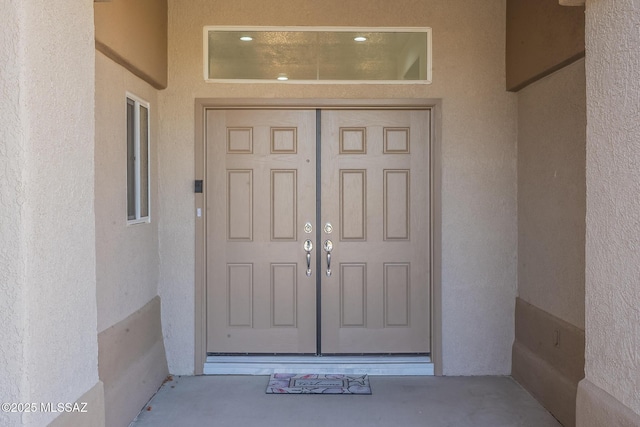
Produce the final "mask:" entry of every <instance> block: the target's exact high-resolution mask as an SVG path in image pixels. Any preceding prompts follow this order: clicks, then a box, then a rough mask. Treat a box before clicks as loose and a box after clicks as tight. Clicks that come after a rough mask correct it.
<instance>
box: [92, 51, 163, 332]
mask: <svg viewBox="0 0 640 427" xmlns="http://www.w3.org/2000/svg"><path fill="white" fill-rule="evenodd" d="M127 92H128V93H131V94H133V95H135V96H137V97H139V98H141V99H144V100H145V101H147V102H149V104H150V105H149V111H150V120H151V126H150V128H151V132H150V150H151V151H150V153H151V159H150V162H149V165H150V168H151V209H150V212H151V222H150V223H140V224H131V225H127V145H126V140H127V126H126V115H125V111H126V109H125V106H126V101H125V98H126V94H127ZM157 92H158V91H157V90H156V89H154V88H153V87H151V86H150V85H149V84H148V83H145V82H144V81H142V80H141V79H140V78H138V77H136V76H134V75H133V74H131V72H130V71H128V70H126V69H125V68H123V67H122V66H120V65H118V64H116V63H115V62H113V61H112V60H111V59H109V58H107V57H106V56H105V55H104V54H102V53H100V52H96V148H95V161H96V166H95V169H96V171H95V189H96V190H95V191H96V196H95V197H96V200H95V206H96V250H95V251H96V282H97V297H96V298H97V304H98V332H102V331H104V330H105V329H107V328H109V327H111V326H113V325H115V324H116V323H118V322H119V321H121V320H123V319H125V318H126V317H127V316H129V315H130V314H131V313H133V312H135V311H136V310H139V309H140V308H141V307H143V306H144V305H145V304H147V303H148V302H149V301H150V300H151V299H153V298H154V297H155V296H156V295H157V292H158V269H159V262H160V260H159V255H158V209H157V199H158V198H157V182H158V178H157V177H158V168H157V153H158V149H157V147H158V140H157V136H158V134H157V131H156V129H157V123H158V120H159V119H158V108H157V107H158V103H157ZM115 266H117V267H115Z"/></svg>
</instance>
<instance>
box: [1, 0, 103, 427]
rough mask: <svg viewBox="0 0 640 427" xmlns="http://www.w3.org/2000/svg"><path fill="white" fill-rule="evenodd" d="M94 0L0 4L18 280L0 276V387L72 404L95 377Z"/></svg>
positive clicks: (28, 421)
mask: <svg viewBox="0 0 640 427" xmlns="http://www.w3.org/2000/svg"><path fill="white" fill-rule="evenodd" d="M92 7H93V5H92V4H91V3H90V2H81V1H78V0H61V1H57V2H55V3H46V2H45V3H43V2H40V1H35V0H23V1H20V2H10V3H6V2H5V3H3V6H2V12H5V11H6V12H8V15H5V14H4V13H2V21H3V25H2V27H3V29H2V32H1V33H2V34H3V38H9V42H8V44H5V43H2V46H3V47H2V49H3V50H5V49H8V50H9V54H8V57H7V58H8V59H9V61H10V62H8V63H5V62H4V60H5V57H4V55H3V66H2V70H3V71H2V72H3V77H2V85H3V89H2V92H3V95H4V94H8V95H9V98H8V99H7V100H6V101H4V100H3V101H2V102H3V108H2V110H3V113H4V110H5V105H6V104H5V102H6V103H8V104H10V105H11V107H10V108H9V110H10V115H9V116H6V115H5V114H2V119H1V120H2V127H3V128H4V127H5V125H8V129H9V130H8V132H9V135H8V139H7V143H6V145H5V144H4V139H3V148H2V149H0V152H2V153H3V154H2V155H1V156H0V158H2V161H3V166H4V163H5V162H9V161H14V160H15V161H16V163H15V164H11V166H9V167H8V168H7V169H6V170H7V171H8V174H7V175H5V176H3V180H5V179H6V182H5V184H3V188H2V189H1V191H2V192H1V193H0V194H1V199H2V205H3V210H2V212H3V214H2V215H3V227H4V218H5V217H6V218H7V219H8V222H7V223H8V224H9V226H10V229H9V232H8V234H7V235H5V233H4V229H3V233H2V235H3V237H2V240H3V241H2V246H3V247H4V244H5V243H7V244H9V245H11V246H9V247H10V248H15V252H11V254H10V255H9V256H8V259H7V261H8V262H7V263H5V262H4V261H5V260H4V259H3V262H2V265H3V267H2V269H3V270H5V269H8V270H9V278H10V280H15V282H10V283H8V284H5V283H2V285H0V286H1V288H0V289H4V288H5V287H10V288H11V291H9V294H8V295H6V294H7V293H6V292H5V291H4V290H2V291H0V292H2V293H3V295H2V296H3V297H4V296H5V295H6V296H8V298H9V300H8V303H10V304H13V303H15V306H12V307H11V308H9V310H8V314H9V316H11V317H12V320H10V321H9V326H10V327H11V329H10V330H9V331H8V332H7V333H8V335H9V337H8V341H7V342H5V340H4V339H3V340H2V341H0V349H2V351H0V354H5V355H7V356H10V357H16V356H17V357H16V358H15V359H13V360H12V361H11V362H10V363H9V369H10V370H11V372H10V374H9V378H10V379H11V382H10V384H11V385H9V386H5V378H4V377H3V379H2V381H1V382H0V383H1V384H2V385H1V386H0V390H3V396H2V397H4V388H5V387H8V388H9V389H10V390H9V396H8V397H9V398H17V397H20V400H21V401H27V402H73V401H75V400H76V399H77V398H79V397H80V396H82V395H83V394H84V393H85V392H87V391H88V390H89V389H91V388H93V387H94V386H95V385H96V383H98V371H97V337H96V303H95V292H96V287H95V256H94V253H95V228H94V208H93V173H94V168H93V152H94V151H93V137H94V124H93V123H94V119H93V108H94V56H93V55H94V41H93V13H92ZM4 24H6V25H4ZM14 61H15V62H14ZM5 66H6V68H5ZM5 69H6V70H8V73H9V75H8V76H5V74H4V73H5ZM17 95H18V96H19V103H16V100H17V98H16V96H17ZM16 107H17V108H16ZM18 127H19V128H18ZM18 129H20V130H18ZM3 169H5V168H4V167H3ZM3 173H4V171H3ZM4 186H6V187H4ZM5 212H8V214H7V213H5ZM5 236H6V237H5ZM5 239H8V240H9V241H8V242H5ZM5 251H6V250H3V251H2V252H3V254H4V253H5ZM3 257H4V255H3ZM4 305H5V302H4V299H3V302H1V303H0V309H2V310H3V312H4V308H5V307H4ZM2 316H4V314H3V315H2ZM13 316H15V317H13ZM4 327H6V324H4V323H3V328H4ZM7 346H8V348H9V354H7V353H6V352H5V349H6V348H7ZM18 346H21V349H19V348H18ZM20 353H21V354H20ZM0 369H5V368H4V367H3V368H0ZM19 378H20V379H19ZM16 382H17V383H18V384H16ZM16 386H19V387H20V396H17V395H16V393H15V391H12V390H13V389H15V387H16ZM1 416H2V415H0V417H1ZM12 416H13V418H12V419H11V421H10V422H9V423H8V424H3V425H13V424H18V423H21V424H23V425H33V426H42V425H46V424H47V423H48V422H49V421H51V420H52V419H53V418H55V416H56V414H54V413H45V412H38V413H26V414H18V415H13V414H12ZM3 421H4V420H3Z"/></svg>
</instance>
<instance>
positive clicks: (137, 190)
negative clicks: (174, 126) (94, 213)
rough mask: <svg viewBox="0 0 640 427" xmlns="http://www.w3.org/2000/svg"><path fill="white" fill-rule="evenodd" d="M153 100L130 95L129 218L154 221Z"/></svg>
mask: <svg viewBox="0 0 640 427" xmlns="http://www.w3.org/2000/svg"><path fill="white" fill-rule="evenodd" d="M149 181H150V170H149V103H148V102H146V101H143V100H141V99H139V98H136V97H134V96H132V95H127V220H128V222H129V223H138V222H149V221H150V206H149V205H150V196H151V195H150V188H151V186H150V185H149Z"/></svg>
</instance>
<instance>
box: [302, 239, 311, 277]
mask: <svg viewBox="0 0 640 427" xmlns="http://www.w3.org/2000/svg"><path fill="white" fill-rule="evenodd" d="M302 248H303V249H304V250H305V252H306V253H307V277H311V251H312V250H313V242H312V241H311V240H310V239H307V240H305V241H304V245H303V246H302Z"/></svg>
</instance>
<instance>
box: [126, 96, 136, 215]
mask: <svg viewBox="0 0 640 427" xmlns="http://www.w3.org/2000/svg"><path fill="white" fill-rule="evenodd" d="M135 111H136V105H135V102H133V101H132V100H130V99H127V219H136V154H135V153H136V146H135V143H136V141H135V140H136V131H135V129H136V115H135Z"/></svg>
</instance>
